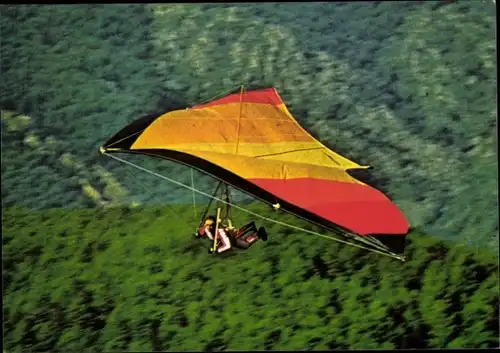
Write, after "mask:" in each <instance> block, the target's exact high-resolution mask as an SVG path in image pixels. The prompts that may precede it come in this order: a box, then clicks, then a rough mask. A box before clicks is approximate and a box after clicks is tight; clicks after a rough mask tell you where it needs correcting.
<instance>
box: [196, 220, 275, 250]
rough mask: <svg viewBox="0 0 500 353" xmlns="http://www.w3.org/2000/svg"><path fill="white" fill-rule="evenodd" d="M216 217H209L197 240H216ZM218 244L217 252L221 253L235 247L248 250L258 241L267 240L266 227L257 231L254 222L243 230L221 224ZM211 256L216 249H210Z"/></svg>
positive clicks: (197, 235)
mask: <svg viewBox="0 0 500 353" xmlns="http://www.w3.org/2000/svg"><path fill="white" fill-rule="evenodd" d="M215 222H216V221H215V217H214V216H208V217H207V218H206V219H205V222H204V223H203V226H202V227H200V229H199V230H198V232H196V235H195V236H196V237H197V238H202V237H204V236H207V237H208V238H209V239H210V240H214V234H215ZM217 233H218V234H217V244H218V246H217V247H216V250H215V251H216V252H218V253H221V252H224V251H227V250H229V249H231V248H232V247H233V246H235V247H237V248H240V249H248V248H249V247H250V246H251V245H252V244H254V243H255V242H256V241H257V240H259V239H262V240H263V241H266V240H267V233H266V230H265V229H264V227H260V228H259V229H257V227H256V226H255V223H254V222H253V221H252V222H250V223H248V224H246V225H244V226H243V227H241V228H239V229H238V228H232V227H228V226H226V225H224V224H219V228H218V230H217ZM208 253H209V254H213V253H214V249H213V248H212V247H210V248H209V249H208Z"/></svg>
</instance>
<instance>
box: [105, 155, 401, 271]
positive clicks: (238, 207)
mask: <svg viewBox="0 0 500 353" xmlns="http://www.w3.org/2000/svg"><path fill="white" fill-rule="evenodd" d="M105 155H106V156H108V157H110V158H112V159H115V160H117V161H119V162H122V163H125V164H127V165H129V166H132V167H134V168H136V169H139V170H142V171H143V172H146V173H149V174H151V175H154V176H156V177H158V178H161V179H164V180H167V181H169V182H171V183H173V184H176V185H178V186H182V187H184V188H186V189H189V190H191V191H193V192H197V193H199V194H201V195H203V196H206V197H208V198H211V199H213V200H216V201H219V202H222V203H224V204H226V205H228V206H231V207H234V208H236V209H238V210H240V211H243V212H246V213H248V214H251V215H253V216H255V217H258V218H261V219H263V220H265V221H268V222H271V223H275V224H279V225H281V226H284V227H288V228H292V229H295V230H298V231H302V232H305V233H309V234H312V235H316V236H319V237H321V238H324V239H329V240H334V241H338V242H340V243H343V244H346V245H351V246H355V247H357V248H360V249H363V250H367V251H372V252H375V253H378V254H380V255H384V256H389V257H392V258H395V259H398V260H401V261H405V258H404V256H400V255H396V254H392V253H384V252H382V251H379V250H377V249H370V248H368V247H365V246H363V245H360V244H356V243H351V242H347V241H344V240H342V239H338V238H335V237H332V236H328V235H325V234H321V233H318V232H315V231H312V230H308V229H304V228H301V227H298V226H294V225H292V224H288V223H285V222H281V221H279V220H275V219H272V218H269V217H266V216H262V215H260V214H258V213H255V212H253V211H250V210H248V209H246V208H244V207H241V206H238V205H236V204H233V203H230V202H227V201H225V200H223V199H221V198H219V197H217V196H215V195H214V196H211V195H210V194H207V193H205V192H203V191H201V190H197V189H195V188H193V187H191V186H189V185H186V184H183V183H181V182H179V181H177V180H174V179H171V178H169V177H167V176H165V175H161V174H158V173H156V172H153V171H151V170H148V169H146V168H143V167H141V166H139V165H136V164H134V163H132V162H129V161H127V160H125V159H122V158H120V157H117V156H114V155H111V154H107V153H105Z"/></svg>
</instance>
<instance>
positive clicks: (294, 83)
mask: <svg viewBox="0 0 500 353" xmlns="http://www.w3.org/2000/svg"><path fill="white" fill-rule="evenodd" d="M1 11H2V14H1V19H0V21H1V33H2V42H1V48H2V55H1V57H0V60H1V61H0V64H1V70H2V78H3V79H2V81H1V82H0V85H1V86H0V88H1V90H2V92H3V94H2V98H1V101H0V105H1V108H2V110H3V112H2V159H3V160H4V161H6V162H4V163H2V186H3V187H2V203H3V206H4V207H6V206H10V205H14V204H22V205H25V206H27V207H34V208H50V207H68V206H73V207H77V206H92V205H95V204H101V203H106V202H115V203H123V202H125V203H131V202H136V203H151V202H163V201H166V200H167V201H179V199H182V198H185V200H188V199H187V198H188V197H189V194H187V195H186V193H183V192H181V191H180V190H177V189H176V188H175V187H173V186H172V185H168V184H165V183H164V182H163V181H161V180H158V178H154V177H151V178H149V177H148V176H146V175H141V176H140V177H137V176H135V175H131V172H130V170H129V167H124V166H122V165H116V163H113V162H112V161H109V160H108V159H106V158H102V157H100V156H99V155H98V154H97V149H98V147H99V146H100V145H101V144H102V143H103V141H105V140H106V139H107V138H108V137H109V136H110V135H111V134H113V133H115V132H116V131H117V130H118V129H120V128H121V127H123V126H124V125H126V124H127V123H129V122H131V121H133V120H134V119H137V118H138V117H140V116H142V115H144V114H147V113H151V112H154V111H164V110H168V109H172V108H175V107H182V106H186V105H189V104H194V103H199V102H202V101H205V100H208V99H210V98H213V97H215V96H218V95H221V94H223V93H224V92H227V91H229V90H231V89H234V88H235V87H237V86H238V85H239V84H241V83H244V84H246V85H247V86H249V87H250V86H252V85H259V86H273V87H276V88H278V90H279V92H280V94H281V95H282V96H283V99H284V100H285V102H286V104H287V105H288V107H289V109H290V111H291V112H292V114H293V115H294V116H295V117H296V118H297V119H298V120H299V121H300V122H301V123H302V124H303V125H304V126H305V127H306V128H307V129H309V130H310V131H311V132H312V133H313V134H314V135H315V136H317V137H318V138H320V139H321V140H322V141H323V142H325V143H327V145H328V146H329V147H331V148H332V149H334V150H335V151H338V152H340V153H342V154H344V155H346V156H347V157H348V158H351V159H352V160H355V161H357V162H359V163H361V164H368V165H372V166H374V170H373V172H371V173H370V175H369V176H368V178H369V180H368V181H369V182H371V183H372V184H374V185H375V186H377V187H379V188H381V189H382V190H384V191H385V192H386V193H388V195H389V196H390V197H391V198H393V199H394V200H395V201H396V202H397V203H398V204H399V205H400V206H401V207H402V208H403V210H404V212H405V213H406V214H407V215H408V217H409V218H410V221H411V223H412V224H413V225H415V226H424V227H425V229H427V230H428V231H432V232H433V233H436V234H439V235H440V236H442V237H454V238H459V239H460V241H465V242H467V243H469V244H470V245H479V244H488V245H490V246H492V245H495V244H496V243H497V241H496V239H497V235H498V218H497V216H496V213H497V212H496V211H497V209H498V205H497V195H498V193H497V175H496V170H497V167H496V164H497V161H496V153H495V150H496V141H495V136H496V134H495V127H496V105H495V102H496V100H495V94H496V70H495V67H496V56H495V35H494V28H495V26H494V23H495V22H494V21H495V15H494V14H495V6H494V4H493V3H488V2H486V3H485V2H479V1H477V2H424V3H422V2H373V3H370V4H366V3H359V4H356V3H352V4H349V3H338V4H337V3H314V4H271V3H270V4H253V5H249V4H237V5H226V4H224V5H222V4H221V5H202V4H199V5H192V4H185V5H182V4H177V5H171V4H167V5H99V6H94V5H71V6H69V5H68V6H59V5H53V6H32V5H25V6H24V5H23V6H19V5H13V6H3V7H2V9H1ZM297 14H300V16H298V15H297ZM4 111H7V113H4ZM12 112H13V113H14V114H22V115H23V116H28V117H29V118H30V121H29V122H25V124H24V125H22V126H21V127H19V126H18V127H17V128H12V126H11V127H10V128H9V126H10V125H9V124H11V123H10V122H9V119H8V117H10V115H9V114H10V113H12ZM5 115H8V116H7V117H6V116H5ZM23 127H24V129H23ZM137 162H138V163H140V164H142V165H144V166H147V167H148V168H151V169H154V170H155V171H159V172H161V173H168V174H174V173H173V168H175V170H176V171H175V175H176V176H178V177H179V180H184V181H186V180H188V175H189V174H188V170H187V169H183V168H178V167H176V166H175V165H171V164H169V163H163V164H162V163H158V162H157V161H156V160H154V161H150V160H148V159H147V158H146V159H145V158H142V159H139V160H137ZM111 178H113V182H112V181H110V180H111ZM138 178H139V179H140V182H138V181H137V179H138ZM114 181H116V183H115V182H114ZM117 183H119V184H117ZM204 183H206V181H204ZM110 185H113V186H110ZM122 189H123V190H122ZM147 190H155V192H147ZM158 195H163V197H164V198H163V199H162V198H160V197H159V196H158ZM152 198H156V199H155V200H152ZM484 210H488V212H484ZM479 229H480V230H481V231H480V234H478V232H477V230H479ZM495 246H496V245H495Z"/></svg>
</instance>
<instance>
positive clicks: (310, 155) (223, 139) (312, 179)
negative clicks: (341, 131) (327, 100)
mask: <svg viewBox="0 0 500 353" xmlns="http://www.w3.org/2000/svg"><path fill="white" fill-rule="evenodd" d="M100 152H101V153H103V154H108V155H109V154H111V153H135V154H142V155H148V156H155V157H160V158H164V159H168V160H172V161H175V162H178V163H182V164H185V165H187V166H189V167H191V168H194V169H197V170H199V171H202V172H204V173H206V174H208V175H211V176H212V177H214V178H216V179H218V180H219V181H221V182H223V183H225V184H228V185H230V186H232V187H234V188H237V189H239V190H241V191H243V192H245V193H247V194H249V195H251V196H252V197H254V198H257V199H259V200H262V201H264V202H266V203H268V204H270V205H273V206H274V207H275V208H279V210H281V211H285V212H289V213H292V214H294V215H296V216H298V217H301V218H303V219H305V220H307V221H309V222H312V223H314V224H316V225H319V226H321V227H323V228H325V229H327V230H330V231H333V232H335V233H336V234H341V235H342V236H344V237H345V238H349V239H351V240H354V241H358V242H362V243H364V244H366V245H368V246H370V247H372V248H374V249H378V250H379V251H384V252H386V253H388V254H392V255H395V257H398V258H400V259H402V258H403V256H402V255H401V254H402V253H403V251H404V243H405V236H406V235H407V233H408V232H409V223H408V221H407V219H406V218H405V216H404V214H403V213H402V212H401V211H400V210H399V209H398V207H397V206H396V205H395V204H394V203H393V202H391V200H390V199H389V198H388V197H387V196H386V195H384V194H383V193H382V192H380V191H379V190H377V189H375V188H373V187H371V186H369V185H367V184H365V183H363V182H361V181H359V180H357V179H355V178H354V177H352V176H351V175H349V174H348V173H347V171H348V170H351V169H367V168H369V167H368V166H362V165H359V164H357V163H355V162H353V161H351V160H349V159H347V158H345V157H343V156H341V155H339V154H337V153H335V152H334V151H332V150H330V149H329V148H327V147H326V146H324V145H323V144H322V143H321V142H319V141H318V140H316V139H315V138H314V137H312V136H311V135H310V134H309V133H308V132H307V131H306V130H305V129H304V128H303V127H302V126H300V124H299V123H298V122H297V121H296V120H295V119H294V117H293V116H292V115H291V114H290V112H289V111H288V109H287V107H286V105H285V104H284V102H283V100H282V99H281V97H280V95H279V94H278V92H277V90H276V89H274V88H267V89H259V90H251V91H244V90H243V88H241V90H240V91H239V92H234V93H231V94H228V95H226V96H224V97H222V98H219V99H216V100H213V101H210V102H208V103H206V104H200V105H195V106H192V107H190V108H185V109H180V110H173V111H169V112H166V113H163V114H159V115H149V116H146V117H143V118H141V119H139V120H136V121H134V122H132V123H131V124H130V125H128V126H126V127H124V128H123V129H122V130H121V131H119V132H118V133H117V134H116V135H114V136H113V137H111V138H110V139H109V140H108V141H107V142H106V143H104V145H103V146H102V147H101V148H100Z"/></svg>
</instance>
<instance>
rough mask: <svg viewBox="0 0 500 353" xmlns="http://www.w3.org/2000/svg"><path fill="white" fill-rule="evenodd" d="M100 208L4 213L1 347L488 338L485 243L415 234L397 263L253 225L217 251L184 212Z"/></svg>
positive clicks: (481, 343) (430, 342)
mask: <svg viewBox="0 0 500 353" xmlns="http://www.w3.org/2000/svg"><path fill="white" fill-rule="evenodd" d="M249 209H251V210H254V211H258V212H260V213H262V214H265V215H269V214H268V213H270V215H271V216H272V217H276V215H274V216H273V214H274V212H272V211H269V210H267V211H266V209H262V206H258V205H250V206H249ZM97 211H98V210H81V211H78V210H75V211H70V212H68V211H63V210H60V209H59V210H50V211H45V212H33V211H29V210H26V209H20V208H11V209H8V210H6V211H5V213H4V222H5V223H4V230H3V242H4V244H3V245H4V273H3V277H4V344H5V348H6V349H7V350H8V351H9V352H20V351H28V350H29V351H61V352H67V351H117V350H120V351H137V350H144V351H149V350H192V351H197V350H200V351H201V350H209V349H212V350H215V349H222V348H224V349H228V350H245V349H249V350H262V349H273V350H280V349H286V350H298V349H335V348H337V349H339V348H343V349H347V348H350V349H354V348H362V349H363V348H365V349H366V348H386V349H391V348H430V347H439V348H442V347H454V348H465V347H467V348H479V347H483V348H485V347H496V346H497V345H498V306H497V304H498V288H497V286H498V273H497V263H496V260H495V256H494V254H493V253H490V252H488V251H482V252H480V253H474V252H471V250H470V249H467V248H466V247H465V246H457V245H455V246H451V247H450V246H449V245H447V244H443V243H442V242H440V241H438V240H437V239H433V238H429V237H425V236H423V235H422V234H419V233H418V232H414V233H412V234H411V235H410V245H409V249H408V255H409V259H408V262H406V263H401V262H399V261H396V260H392V259H390V258H385V257H381V256H379V255H375V254H372V253H369V252H365V251H363V250H356V249H355V248H352V247H346V246H344V245H341V244H340V245H339V243H335V242H331V241H328V240H324V239H321V238H317V237H313V236H305V235H303V234H300V233H297V232H295V231H289V230H287V229H284V228H282V227H279V226H276V225H274V224H272V223H267V224H266V223H264V224H263V223H261V222H258V223H259V225H261V224H263V225H265V226H266V228H267V230H268V233H269V234H270V238H269V240H268V241H267V242H266V243H264V242H258V243H256V244H255V245H254V246H253V247H252V248H250V249H249V250H247V251H243V250H234V251H233V252H232V253H230V254H223V255H221V256H219V257H217V256H211V255H208V254H207V253H206V249H207V248H208V246H209V244H208V243H204V241H203V240H196V239H194V238H192V237H191V236H190V230H191V229H192V227H193V222H187V221H188V218H189V217H186V218H184V219H183V220H178V221H177V215H178V214H187V213H188V212H190V211H191V210H190V209H189V208H184V207H182V206H177V207H175V208H174V207H170V208H169V209H165V208H162V207H154V208H151V207H147V208H143V207H139V208H135V209H129V208H123V207H121V208H109V209H104V210H100V211H99V212H97ZM280 219H281V220H285V221H288V222H292V223H293V224H296V225H298V226H304V224H302V223H298V222H297V221H294V220H293V218H292V217H288V218H287V217H283V218H280ZM235 220H236V221H237V222H238V223H239V224H241V223H242V222H245V221H247V220H248V218H246V215H245V214H241V213H238V214H237V215H236V217H235Z"/></svg>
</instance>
